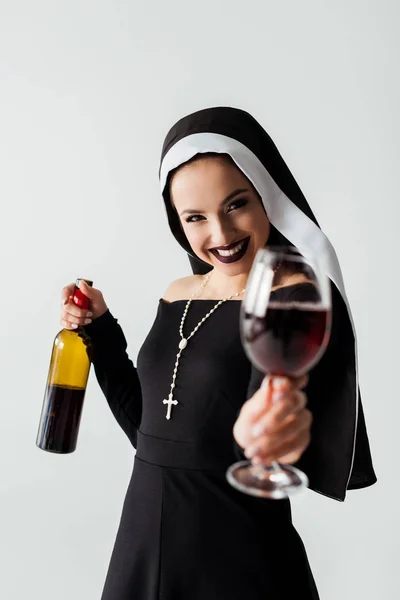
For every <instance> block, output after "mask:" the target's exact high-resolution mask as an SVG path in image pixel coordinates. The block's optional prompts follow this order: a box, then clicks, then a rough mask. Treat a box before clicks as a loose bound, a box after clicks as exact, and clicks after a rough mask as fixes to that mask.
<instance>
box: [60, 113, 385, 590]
mask: <svg viewBox="0 0 400 600" xmlns="http://www.w3.org/2000/svg"><path fill="white" fill-rule="evenodd" d="M159 178H160V184H161V193H162V197H163V200H164V203H165V209H166V214H167V218H168V222H169V226H170V229H171V231H172V234H173V235H174V237H175V238H176V240H177V241H178V243H179V244H180V246H181V247H182V248H183V250H184V251H185V252H186V253H187V255H188V258H189V261H190V266H191V270H192V274H191V275H188V276H187V277H184V278H183V279H179V280H177V281H174V282H172V283H171V285H170V286H169V287H168V289H167V290H166V291H165V293H164V294H163V295H162V297H161V298H160V300H159V303H158V307H157V311H156V316H155V320H154V323H153V325H152V327H151V329H150V332H149V334H148V336H147V338H146V339H145V341H144V343H143V345H142V347H141V349H140V351H139V354H138V358H137V365H136V366H134V364H133V363H132V361H131V360H130V359H129V357H128V355H127V352H126V348H127V343H126V340H125V337H124V334H123V332H122V329H121V327H120V325H119V324H118V322H117V319H116V318H115V317H114V316H113V315H112V314H111V312H110V310H109V308H108V306H107V304H106V302H105V300H104V297H103V294H102V293H101V292H100V291H99V290H96V289H93V288H89V287H88V286H86V285H85V283H84V282H83V281H82V282H81V284H80V287H81V289H82V291H83V292H84V293H85V294H87V295H88V297H89V298H90V300H91V313H92V314H91V315H88V314H87V312H86V311H83V310H82V309H79V308H78V307H75V306H74V305H73V304H72V303H71V302H68V297H69V296H70V295H71V290H72V287H71V286H67V287H66V288H64V290H63V292H62V296H63V299H65V300H66V301H67V302H66V304H64V305H63V308H62V315H61V322H62V325H63V327H66V328H70V329H72V328H75V327H77V326H83V325H84V326H85V328H86V331H87V333H88V334H89V335H90V337H91V339H92V344H93V364H94V367H95V372H96V377H97V380H98V382H99V385H100V387H101V389H102V390H103V392H104V395H105V397H106V399H107V402H108V404H109V406H110V409H111V411H112V413H113V414H114V416H115V418H116V420H117V422H118V423H119V425H120V426H121V428H122V430H123V431H124V432H125V434H126V435H127V436H128V438H129V440H130V441H131V443H132V446H133V447H134V448H135V449H136V454H135V459H134V468H133V472H132V477H131V480H130V483H129V486H128V490H127V493H126V497H125V502H124V505H123V510H122V516H121V521H120V525H119V529H118V533H117V537H116V541H115V545H114V550H113V553H112V556H111V561H110V565H109V569H108V573H107V576H106V581H105V585H104V589H103V594H102V600H133V599H135V600H244V599H251V600H266V599H268V600H289V599H290V600H292V599H293V597H299V598H302V600H316V599H318V597H319V596H318V591H317V587H316V584H315V581H314V578H313V575H312V571H311V568H310V565H309V562H308V558H307V554H306V551H305V548H304V545H303V543H302V540H301V538H300V536H299V534H298V533H297V531H296V529H295V527H294V525H293V523H292V518H291V508H290V501H289V499H287V498H285V499H281V500H270V499H260V498H256V497H254V496H251V495H247V494H244V493H242V492H240V491H239V490H237V489H234V488H233V487H232V486H230V485H229V483H228V482H227V479H226V470H227V468H228V467H229V466H230V465H231V464H232V463H234V462H235V461H236V460H237V459H238V458H243V457H244V456H245V455H246V454H247V455H248V454H249V448H250V447H253V448H254V447H256V448H257V455H258V456H257V458H258V459H259V462H262V461H265V464H267V462H268V461H270V460H271V459H274V460H278V461H281V462H283V463H294V464H295V465H296V466H298V467H300V468H301V469H302V470H303V471H304V472H305V473H306V475H307V476H308V478H309V487H310V488H311V489H312V490H314V491H315V492H317V493H320V494H323V495H324V496H327V497H329V498H332V499H334V500H338V501H344V500H345V497H346V493H347V490H351V489H358V488H363V487H367V486H370V485H372V484H374V483H375V481H376V477H375V473H374V469H373V466H372V461H371V455H370V448H369V442H368V436H367V430H366V426H365V421H364V415H363V410H362V404H361V398H360V392H359V385H358V370H357V348H356V337H355V332H354V327H353V322H352V317H351V312H350V307H349V303H348V300H347V297H346V292H345V287H344V283H343V278H342V274H341V270H340V266H339V263H338V260H337V257H336V254H335V250H334V248H333V247H332V245H331V243H330V242H329V240H328V239H327V237H326V236H325V234H324V233H323V232H322V230H321V229H320V227H319V225H318V223H317V220H316V219H315V217H314V215H313V212H312V210H311V209H310V207H309V205H308V203H307V201H306V199H305V197H304V195H303V194H302V192H301V190H300V188H299V186H298V185H297V183H296V181H295V179H294V178H293V176H292V174H291V172H290V171H289V169H288V167H287V166H286V164H285V162H284V160H283V159H282V157H281V156H280V154H279V152H278V150H277V148H276V146H275V145H274V143H273V141H272V140H271V138H270V137H269V136H268V134H267V133H266V132H265V131H264V129H263V128H262V127H261V125H260V124H259V123H258V122H257V121H256V120H255V119H254V118H253V117H252V116H251V115H249V114H248V113H247V112H245V111H242V110H239V109H236V108H227V107H217V108H207V109H204V110H200V111H198V112H196V113H194V114H190V115H188V116H186V117H184V118H182V119H181V120H180V121H178V122H177V123H176V124H175V125H174V126H173V127H172V128H171V130H170V131H169V133H168V134H167V136H166V139H165V141H164V145H163V148H162V155H161V164H160V170H159ZM271 244H272V245H277V244H279V245H291V246H295V247H296V248H297V249H298V251H299V252H300V253H301V254H303V255H304V256H307V257H317V258H318V260H319V262H320V264H321V265H322V268H323V270H324V271H325V273H326V275H327V276H328V277H329V279H330V283H331V291H332V316H333V321H332V333H331V337H330V341H329V345H328V348H327V350H326V352H325V354H324V356H323V357H322V359H321V360H320V362H319V363H318V364H317V365H316V366H315V367H314V368H313V369H312V370H311V371H310V373H309V374H308V376H305V377H302V378H299V379H296V380H289V379H285V378H283V379H282V378H280V379H276V380H274V378H273V381H272V394H276V398H277V399H278V401H277V402H276V403H275V404H274V406H273V408H274V410H275V413H273V412H271V417H270V422H269V427H268V432H267V433H266V432H265V431H260V428H259V430H258V435H255V432H256V430H257V428H255V427H254V425H255V424H257V421H255V415H256V418H257V419H260V420H261V419H262V418H265V414H264V413H265V412H266V411H267V410H271V411H272V409H271V408H270V409H267V408H266V407H267V403H266V401H265V398H266V394H267V393H269V392H268V391H267V390H266V386H265V385H263V381H264V376H263V374H262V373H260V372H258V371H257V370H256V368H255V367H254V366H252V364H251V363H250V362H249V360H248V358H247V356H246V354H245V352H244V349H243V347H242V344H241V340H240V333H239V313H240V306H241V299H242V297H243V293H244V291H245V288H246V282H247V278H248V275H249V271H250V269H251V266H252V263H253V260H254V257H255V255H256V253H257V251H258V250H259V249H260V248H263V247H265V246H266V245H271ZM297 285H299V286H301V283H298V284H297ZM284 286H285V281H283V283H282V287H284ZM89 317H91V319H89ZM89 320H90V322H89V323H88V321H89ZM279 411H280V412H279ZM278 414H280V420H279V421H278V417H277V415H278ZM253 458H254V454H253Z"/></svg>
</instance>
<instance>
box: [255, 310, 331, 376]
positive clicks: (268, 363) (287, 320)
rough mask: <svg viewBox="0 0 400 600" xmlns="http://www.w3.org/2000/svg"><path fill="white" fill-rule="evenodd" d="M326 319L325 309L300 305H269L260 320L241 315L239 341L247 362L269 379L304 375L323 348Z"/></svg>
mask: <svg viewBox="0 0 400 600" xmlns="http://www.w3.org/2000/svg"><path fill="white" fill-rule="evenodd" d="M329 315H330V313H328V311H327V310H326V309H322V308H317V307H311V306H310V304H308V305H307V304H304V305H302V304H301V303H295V304H294V303H293V304H292V305H291V306H286V307H284V306H281V305H279V304H278V303H276V304H272V303H271V304H270V305H269V306H268V310H267V314H266V316H265V317H264V318H260V317H256V316H254V315H252V314H245V316H244V322H243V338H244V340H243V341H244V345H245V347H246V351H247V354H248V356H249V358H250V360H251V361H252V362H253V363H254V364H255V365H256V366H257V368H258V369H260V370H261V371H263V372H264V373H270V374H272V375H286V376H288V377H297V376H299V375H302V374H303V373H306V372H307V371H308V370H309V369H310V368H311V367H313V366H314V364H315V363H316V362H317V361H318V359H319V358H320V355H321V353H322V351H323V350H324V348H325V346H326V345H327V342H328V331H329V321H328V319H329Z"/></svg>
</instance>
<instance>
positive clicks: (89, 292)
mask: <svg viewBox="0 0 400 600" xmlns="http://www.w3.org/2000/svg"><path fill="white" fill-rule="evenodd" d="M79 289H80V291H81V292H82V294H85V296H87V298H89V299H90V300H92V299H93V298H95V297H96V296H97V294H96V292H97V290H95V289H94V288H92V287H91V286H90V285H88V284H87V283H86V281H83V279H81V280H80V281H79Z"/></svg>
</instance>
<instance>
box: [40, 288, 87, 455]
mask: <svg viewBox="0 0 400 600" xmlns="http://www.w3.org/2000/svg"><path fill="white" fill-rule="evenodd" d="M80 281H81V280H80V279H77V280H76V285H75V290H74V294H73V302H74V304H76V306H79V307H80V308H84V309H86V310H88V309H89V304H90V302H89V298H88V297H87V296H85V295H84V294H83V293H82V292H81V290H80V289H79V282H80ZM83 281H86V283H87V284H88V285H90V286H92V285H93V282H92V281H89V280H87V279H83ZM91 350H92V347H91V341H90V338H89V336H88V335H87V334H86V332H85V330H84V328H83V327H78V328H77V329H75V330H73V331H70V330H69V329H62V330H61V331H60V332H59V333H58V334H57V335H56V337H55V340H54V344H53V351H52V354H51V360H50V367H49V373H48V377H47V384H46V390H45V394H44V400H43V407H42V413H41V417H40V422H39V430H38V434H37V439H36V445H37V446H38V447H39V448H41V449H42V450H46V451H47V452H56V453H58V454H68V453H70V452H74V450H75V448H76V443H77V438H78V433H79V425H80V421H81V415H82V408H83V400H84V397H85V391H86V384H87V380H88V376H89V370H90V364H91Z"/></svg>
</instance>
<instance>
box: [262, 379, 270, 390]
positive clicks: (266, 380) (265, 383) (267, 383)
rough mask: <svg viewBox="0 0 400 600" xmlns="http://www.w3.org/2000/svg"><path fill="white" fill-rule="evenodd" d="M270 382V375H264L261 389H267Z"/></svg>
mask: <svg viewBox="0 0 400 600" xmlns="http://www.w3.org/2000/svg"><path fill="white" fill-rule="evenodd" d="M269 382H270V378H269V377H264V379H263V381H262V384H261V389H262V391H263V392H265V391H267V389H268V386H269Z"/></svg>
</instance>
